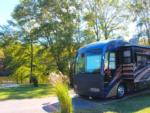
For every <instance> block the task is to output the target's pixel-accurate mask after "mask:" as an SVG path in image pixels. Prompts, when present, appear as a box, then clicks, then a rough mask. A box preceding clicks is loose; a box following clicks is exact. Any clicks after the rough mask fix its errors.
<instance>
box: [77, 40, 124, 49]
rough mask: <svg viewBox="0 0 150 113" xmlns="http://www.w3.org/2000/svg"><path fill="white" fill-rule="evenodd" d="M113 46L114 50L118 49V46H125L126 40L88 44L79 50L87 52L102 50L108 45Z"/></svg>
mask: <svg viewBox="0 0 150 113" xmlns="http://www.w3.org/2000/svg"><path fill="white" fill-rule="evenodd" d="M110 44H112V47H113V48H117V47H118V46H123V45H124V44H127V42H125V41H124V40H121V39H111V40H105V41H98V42H94V43H90V44H87V45H85V46H83V47H81V48H80V49H79V51H86V50H88V49H101V48H104V47H106V46H108V45H110Z"/></svg>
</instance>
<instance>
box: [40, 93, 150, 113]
mask: <svg viewBox="0 0 150 113" xmlns="http://www.w3.org/2000/svg"><path fill="white" fill-rule="evenodd" d="M110 101H111V102H110ZM58 106H59V103H54V104H49V103H47V104H43V109H44V110H45V111H46V112H47V113H50V112H54V111H56V109H58ZM73 106H74V111H75V113H104V112H109V113H110V112H117V113H133V112H142V113H148V112H150V92H149V93H146V94H141V95H138V96H134V97H127V98H125V99H120V100H116V99H113V100H112V99H109V100H101V99H98V100H97V99H96V100H88V99H83V98H80V97H74V98H73Z"/></svg>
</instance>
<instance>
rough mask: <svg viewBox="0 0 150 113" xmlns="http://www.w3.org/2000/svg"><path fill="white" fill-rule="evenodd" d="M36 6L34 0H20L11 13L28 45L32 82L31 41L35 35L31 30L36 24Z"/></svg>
mask: <svg viewBox="0 0 150 113" xmlns="http://www.w3.org/2000/svg"><path fill="white" fill-rule="evenodd" d="M36 6H37V5H36V1H34V0H33V1H32V0H22V1H20V4H19V5H17V7H16V8H15V10H14V12H13V14H12V16H13V18H14V19H15V20H16V21H17V25H18V26H19V27H20V30H21V32H22V33H23V34H24V35H23V36H22V37H21V38H23V40H22V41H24V43H26V44H27V45H28V44H29V45H30V83H32V82H33V81H32V78H33V61H34V57H33V56H34V55H33V53H34V49H33V43H34V40H35V38H36V37H35V35H34V34H33V33H32V31H33V29H34V28H35V24H36V12H35V11H36Z"/></svg>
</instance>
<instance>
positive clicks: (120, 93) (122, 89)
mask: <svg viewBox="0 0 150 113" xmlns="http://www.w3.org/2000/svg"><path fill="white" fill-rule="evenodd" d="M124 95H125V86H124V85H122V84H120V85H119V86H118V88H117V97H118V98H122V97H124Z"/></svg>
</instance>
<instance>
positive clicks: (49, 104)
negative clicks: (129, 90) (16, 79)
mask: <svg viewBox="0 0 150 113" xmlns="http://www.w3.org/2000/svg"><path fill="white" fill-rule="evenodd" d="M136 95H137V94H136ZM130 96H134V95H130ZM128 97H129V96H127V97H125V98H123V99H127V98H128ZM72 98H73V105H74V108H75V109H81V108H82V109H85V108H94V107H95V106H97V104H108V103H111V102H114V101H120V100H118V99H117V100H115V99H109V100H88V99H83V98H80V97H78V96H76V95H75V94H72ZM121 100H122V99H121ZM57 108H58V100H57V98H56V97H48V98H39V99H20V100H19V99H17V100H4V101H0V113H51V112H53V111H55V110H57Z"/></svg>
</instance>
